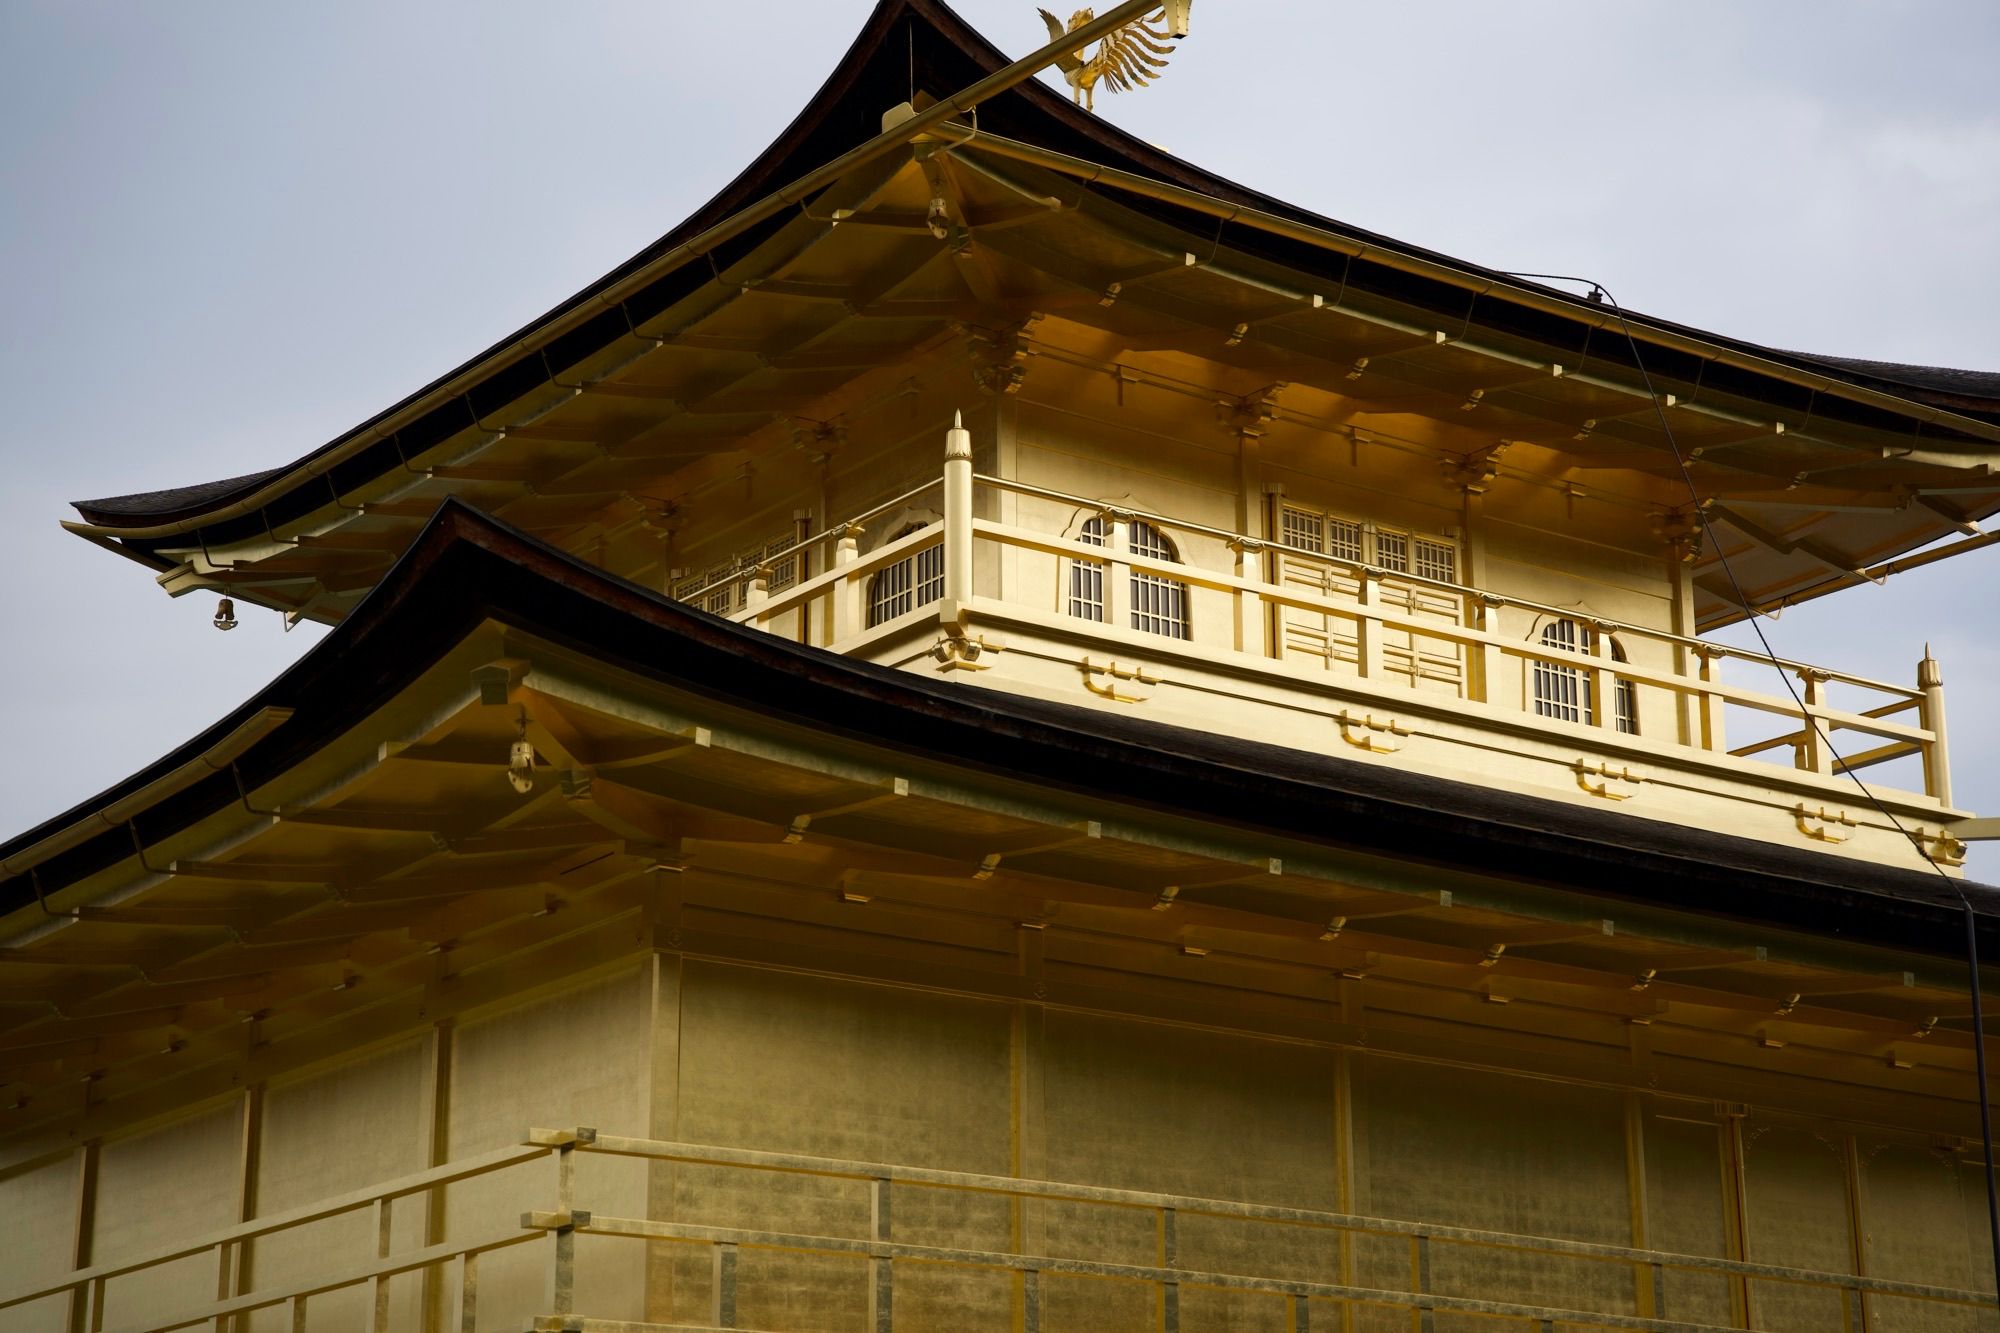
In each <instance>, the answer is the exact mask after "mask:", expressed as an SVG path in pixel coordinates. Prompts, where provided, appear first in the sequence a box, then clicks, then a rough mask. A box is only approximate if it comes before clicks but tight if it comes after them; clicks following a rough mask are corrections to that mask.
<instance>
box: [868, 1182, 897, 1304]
mask: <svg viewBox="0 0 2000 1333" xmlns="http://www.w3.org/2000/svg"><path fill="white" fill-rule="evenodd" d="M868 1212H869V1221H870V1229H869V1234H870V1236H871V1237H872V1238H873V1239H875V1240H880V1241H886V1240H888V1239H889V1220H890V1219H889V1182H888V1181H887V1180H883V1179H876V1180H871V1181H869V1182H868ZM895 1299H896V1272H895V1267H894V1261H892V1260H891V1259H889V1258H888V1257H887V1256H886V1255H882V1256H872V1257H870V1258H869V1260H868V1328H869V1331H870V1333H891V1330H892V1329H893V1328H894V1327H895V1323H896V1316H895Z"/></svg>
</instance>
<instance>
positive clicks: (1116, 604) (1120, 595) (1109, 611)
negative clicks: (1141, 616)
mask: <svg viewBox="0 0 2000 1333" xmlns="http://www.w3.org/2000/svg"><path fill="white" fill-rule="evenodd" d="M1104 529H1105V531H1104V547H1105V550H1106V551H1107V552H1108V553H1109V556H1110V558H1109V559H1107V560H1106V561H1105V562H1104V623H1105V624H1107V625H1111V626H1114V627H1115V628H1118V629H1130V628H1131V627H1132V565H1131V562H1130V559H1129V557H1130V556H1131V554H1132V520H1131V519H1130V518H1127V517H1126V516H1125V515H1124V514H1112V513H1107V514H1106V515H1105V516H1104Z"/></svg>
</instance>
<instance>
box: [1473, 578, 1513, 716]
mask: <svg viewBox="0 0 2000 1333" xmlns="http://www.w3.org/2000/svg"><path fill="white" fill-rule="evenodd" d="M1475 600H1476V604H1477V606H1478V608H1479V621H1478V624H1479V628H1480V629H1482V630H1484V631H1485V632H1486V634H1487V636H1488V637H1489V638H1492V639H1497V638H1499V637H1500V624H1501V620H1502V616H1501V611H1500V608H1501V607H1503V606H1505V605H1506V603H1505V602H1504V601H1502V600H1501V599H1500V598H1498V597H1495V596H1494V595H1493V594H1492V593H1482V594H1481V595H1480V596H1479V597H1478V598H1477V599H1475ZM1506 663H1507V656H1506V653H1505V652H1504V651H1503V650H1502V649H1501V647H1500V645H1499V644H1497V643H1482V644H1480V645H1479V684H1478V690H1479V693H1478V694H1476V695H1474V696H1473V697H1474V698H1476V699H1478V700H1479V702H1481V703H1488V704H1492V703H1498V702H1500V701H1499V699H1497V698H1495V697H1494V693H1493V690H1494V687H1495V686H1496V685H1497V684H1498V683H1499V682H1500V681H1502V680H1503V679H1505V678H1506V670H1507V666H1506Z"/></svg>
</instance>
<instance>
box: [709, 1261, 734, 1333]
mask: <svg viewBox="0 0 2000 1333" xmlns="http://www.w3.org/2000/svg"><path fill="white" fill-rule="evenodd" d="M710 1256H711V1258H712V1260H713V1264H712V1266H711V1271H710V1276H709V1288H708V1294H709V1322H710V1323H712V1324H714V1325H715V1327H717V1328H735V1327H736V1246H735V1245H733V1244H731V1243H730V1242H729V1241H726V1240H719V1241H717V1242H715V1245H714V1247H713V1248H712V1249H711V1250H710Z"/></svg>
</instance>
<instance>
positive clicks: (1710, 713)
mask: <svg viewBox="0 0 2000 1333" xmlns="http://www.w3.org/2000/svg"><path fill="white" fill-rule="evenodd" d="M1693 651H1694V655H1695V656H1696V657H1699V658H1700V659H1701V671H1700V676H1701V681H1702V684H1703V685H1714V684H1717V683H1718V682H1720V681H1721V679H1722V672H1721V668H1720V667H1718V666H1717V665H1716V664H1717V663H1718V662H1720V661H1721V660H1722V653H1721V652H1720V651H1719V650H1717V649H1714V648H1697V649H1694V650H1693ZM1697 703H1698V707H1697V711H1698V712H1699V714H1700V722H1701V748H1702V749H1704V750H1708V751H1711V752H1716V751H1722V750H1726V749H1728V748H1729V743H1728V741H1727V740H1725V739H1724V736H1723V730H1722V709H1723V702H1722V697H1721V696H1720V695H1716V694H1711V693H1709V692H1708V691H1707V690H1706V689H1704V690H1703V691H1702V692H1701V694H1700V696H1699V698H1698V701H1697Z"/></svg>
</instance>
